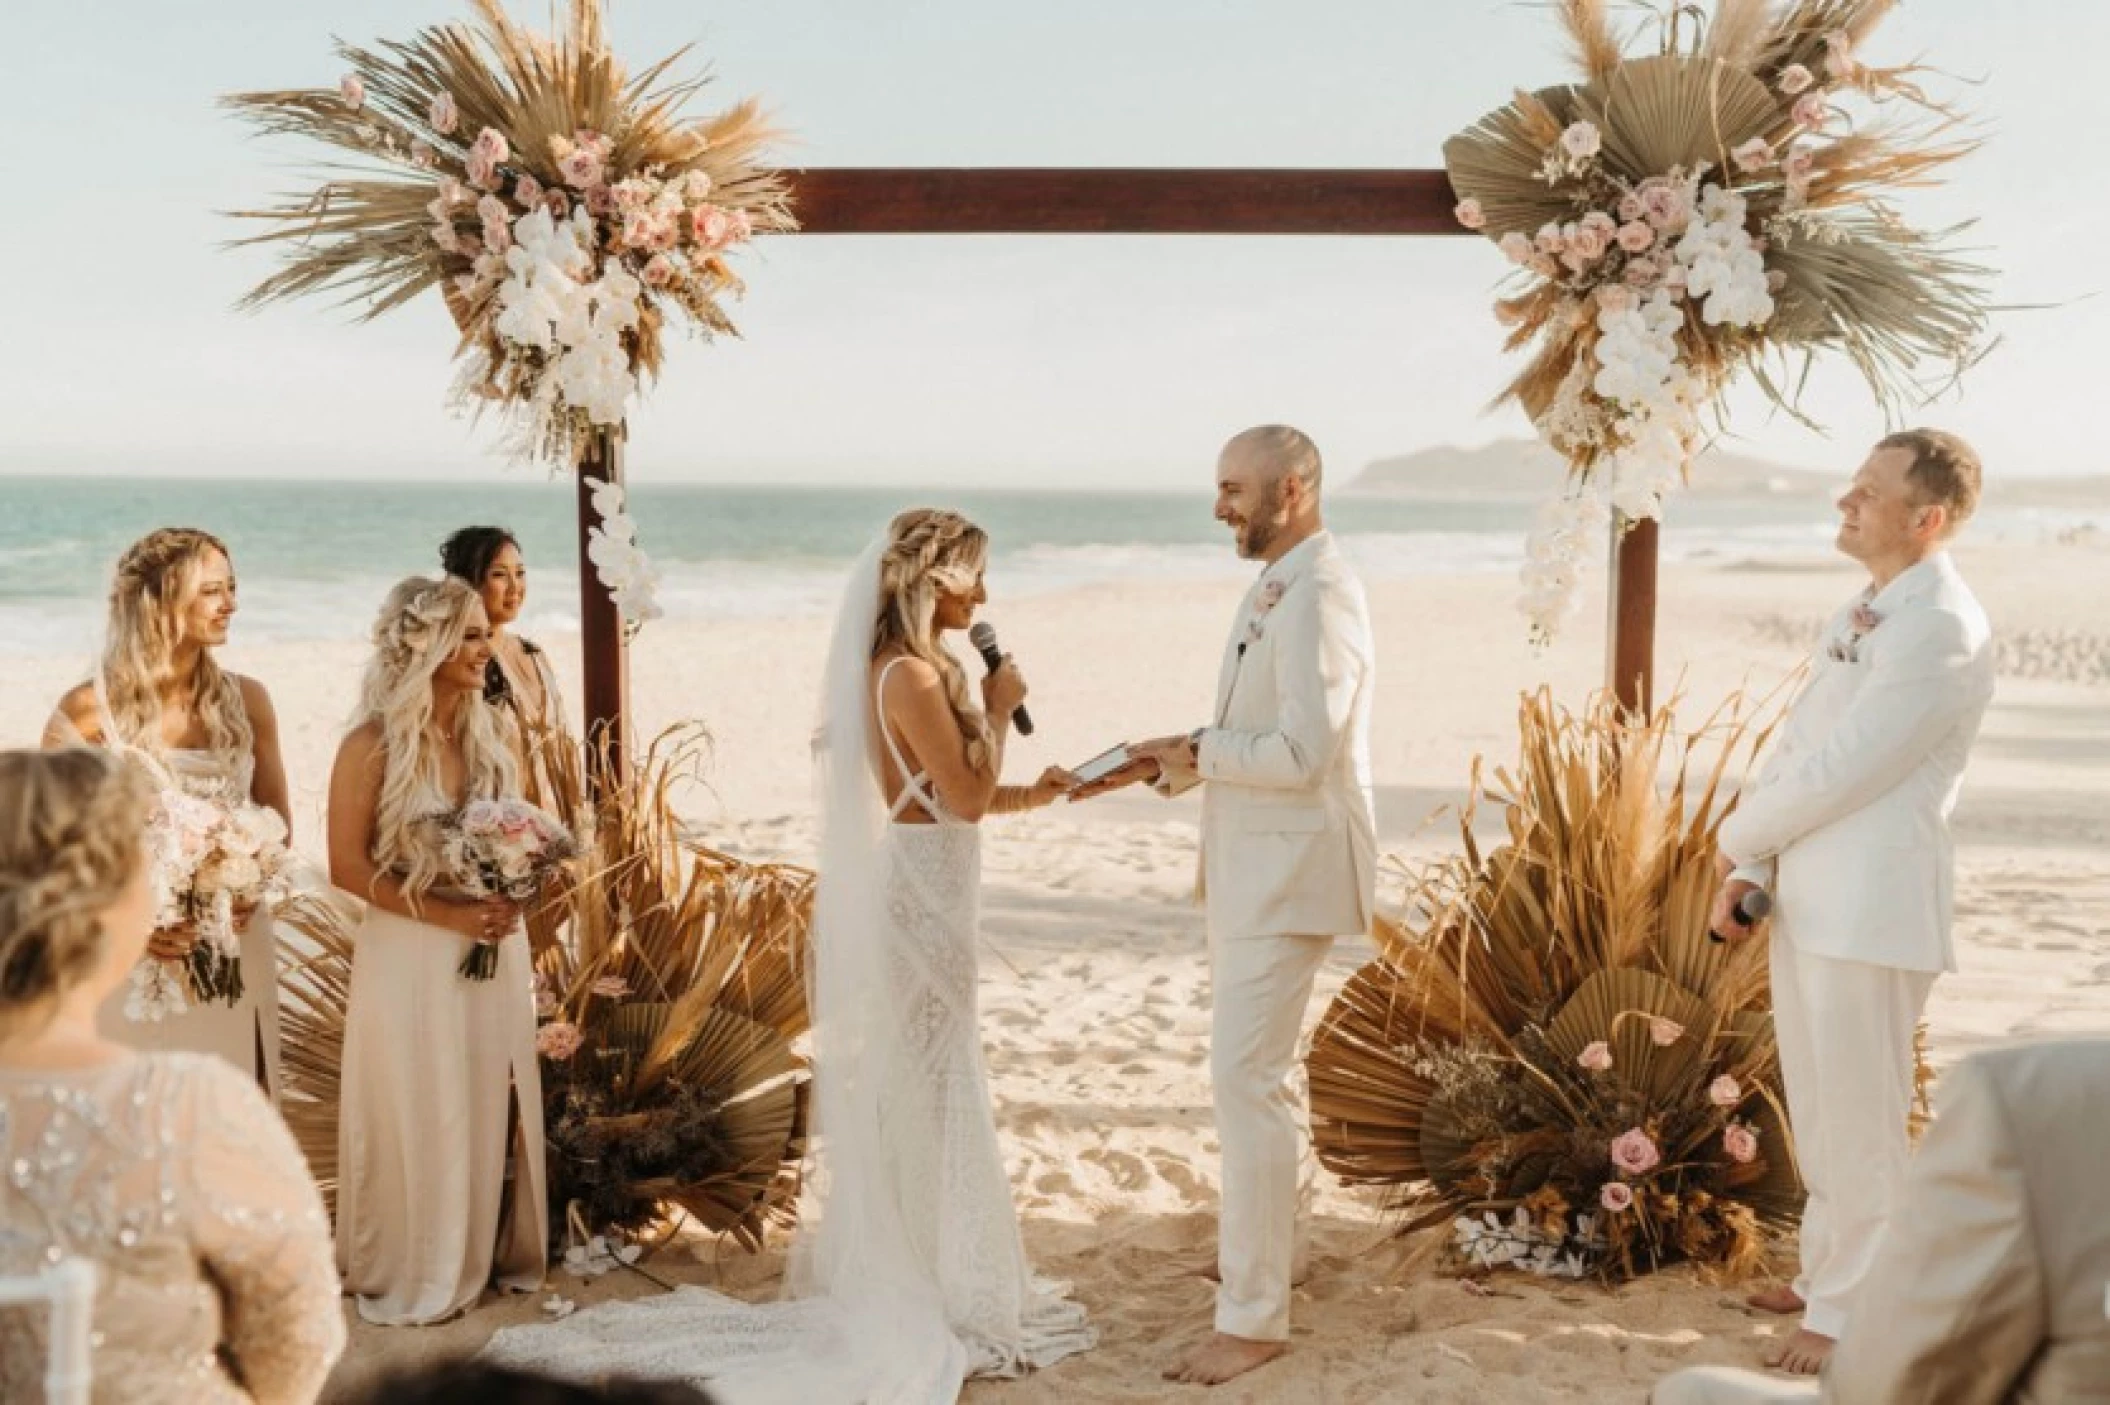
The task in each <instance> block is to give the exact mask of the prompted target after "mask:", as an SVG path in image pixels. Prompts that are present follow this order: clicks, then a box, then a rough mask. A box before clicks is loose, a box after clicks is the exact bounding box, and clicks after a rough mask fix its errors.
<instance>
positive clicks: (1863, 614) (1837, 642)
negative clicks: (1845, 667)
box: [1831, 600, 1883, 663]
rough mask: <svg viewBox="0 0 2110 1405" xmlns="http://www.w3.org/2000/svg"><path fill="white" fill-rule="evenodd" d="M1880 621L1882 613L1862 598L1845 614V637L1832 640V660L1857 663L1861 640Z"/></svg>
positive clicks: (1859, 659)
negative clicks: (1852, 609)
mask: <svg viewBox="0 0 2110 1405" xmlns="http://www.w3.org/2000/svg"><path fill="white" fill-rule="evenodd" d="M1882 622H1883V617H1882V615H1880V614H1878V613H1877V612H1876V611H1875V610H1874V609H1873V608H1872V607H1871V606H1870V605H1869V604H1868V602H1867V601H1865V600H1864V601H1862V602H1861V603H1860V604H1858V605H1856V606H1854V612H1853V613H1852V614H1851V615H1849V616H1847V633H1846V637H1845V638H1844V639H1834V640H1833V641H1832V647H1831V655H1832V659H1833V661H1834V662H1836V663H1859V662H1860V661H1861V641H1862V640H1863V639H1866V638H1867V637H1868V636H1869V635H1870V634H1872V633H1874V632H1875V627H1876V626H1877V625H1879V624H1881V623H1882Z"/></svg>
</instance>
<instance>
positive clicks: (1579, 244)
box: [1561, 225, 1612, 273]
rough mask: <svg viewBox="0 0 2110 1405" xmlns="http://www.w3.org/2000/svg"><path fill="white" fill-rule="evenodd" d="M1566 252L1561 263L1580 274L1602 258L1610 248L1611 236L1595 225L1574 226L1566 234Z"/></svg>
mask: <svg viewBox="0 0 2110 1405" xmlns="http://www.w3.org/2000/svg"><path fill="white" fill-rule="evenodd" d="M1567 240H1568V252H1567V253H1566V254H1565V255H1563V256H1562V259H1561V262H1563V263H1565V264H1567V265H1568V267H1570V268H1572V269H1574V270H1575V271H1576V272H1578V273H1580V272H1582V270H1583V269H1584V268H1586V267H1588V266H1589V265H1591V264H1593V263H1596V262H1597V261H1598V260H1599V259H1601V258H1603V257H1604V256H1605V254H1606V253H1607V252H1608V251H1609V250H1610V249H1611V247H1612V239H1611V236H1610V235H1608V234H1606V233H1605V232H1604V231H1603V230H1601V229H1599V228H1597V227H1596V226H1595V225H1576V226H1575V227H1574V229H1573V230H1572V231H1570V232H1568V235H1567Z"/></svg>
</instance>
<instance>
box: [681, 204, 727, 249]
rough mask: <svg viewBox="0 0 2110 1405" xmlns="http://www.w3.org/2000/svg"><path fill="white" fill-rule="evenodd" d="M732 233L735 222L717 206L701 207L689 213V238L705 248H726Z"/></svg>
mask: <svg viewBox="0 0 2110 1405" xmlns="http://www.w3.org/2000/svg"><path fill="white" fill-rule="evenodd" d="M732 233H733V222H732V221H731V220H729V219H727V218H726V216H725V211H723V210H721V209H719V208H718V207H717V206H716V205H699V206H698V207H697V208H695V209H693V210H691V211H689V237H690V238H691V239H694V240H695V241H696V242H697V243H698V244H701V245H703V247H704V248H706V249H722V248H724V247H725V245H726V241H727V240H729V239H731V238H732Z"/></svg>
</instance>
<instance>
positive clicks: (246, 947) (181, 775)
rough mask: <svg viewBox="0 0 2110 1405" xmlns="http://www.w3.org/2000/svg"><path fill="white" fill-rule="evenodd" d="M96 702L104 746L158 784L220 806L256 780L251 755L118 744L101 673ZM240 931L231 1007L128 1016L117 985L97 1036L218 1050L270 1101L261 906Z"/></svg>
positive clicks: (271, 1017) (274, 1041)
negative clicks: (139, 764)
mask: <svg viewBox="0 0 2110 1405" xmlns="http://www.w3.org/2000/svg"><path fill="white" fill-rule="evenodd" d="M95 707H96V716H97V719H98V722H99V724H100V726H101V728H102V734H103V737H104V738H105V740H106V743H107V744H108V745H110V746H112V747H113V748H115V749H118V750H122V751H125V752H127V753H129V754H131V755H134V756H138V757H139V758H141V759H142V760H143V761H144V762H145V763H146V765H147V766H148V767H149V769H151V770H152V771H153V772H154V773H155V776H156V779H157V781H158V782H159V783H160V784H162V785H165V786H171V787H173V788H175V789H178V790H181V791H183V792H184V793H185V794H187V795H193V796H196V797H198V798H199V799H201V800H211V801H215V802H218V803H220V804H238V803H242V802H245V801H248V800H249V798H250V793H251V786H252V785H253V783H254V781H255V778H256V755H255V753H254V752H248V751H245V752H241V753H239V754H232V753H227V752H216V751H200V750H182V749H178V750H166V751H158V752H150V751H147V750H146V749H144V748H142V747H136V746H132V745H130V744H128V743H123V742H119V741H118V740H117V736H118V732H117V724H116V722H115V721H114V720H113V719H112V717H111V715H110V707H109V702H108V700H107V698H106V696H105V695H104V692H103V685H102V680H101V679H100V678H97V679H96V681H95ZM75 735H76V736H78V735H79V734H78V733H75ZM82 740H83V741H85V740H86V739H85V738H82ZM239 936H240V940H241V949H242V987H243V989H242V998H241V999H240V1000H237V1001H236V1002H235V1003H234V1004H232V1005H229V1004H225V1003H222V1002H220V1001H213V1002H211V1003H209V1004H207V1003H200V1002H198V1001H192V1002H191V1003H190V1007H189V1008H188V1009H187V1010H185V1011H184V1012H183V1013H182V1014H180V1015H171V1016H169V1017H167V1018H166V1019H161V1020H134V1019H131V1018H129V1017H127V1016H126V1014H125V998H126V997H127V996H128V995H129V994H130V993H131V985H130V983H129V982H128V983H126V984H124V985H120V986H119V987H118V988H117V989H116V990H115V991H114V992H113V993H112V994H111V995H110V998H109V999H107V1000H105V1001H104V1002H103V1004H102V1008H101V1009H99V1010H97V1011H96V1015H95V1025H96V1029H97V1030H98V1032H100V1033H101V1034H102V1036H103V1038H105V1039H108V1040H111V1041H112V1042H114V1043H118V1044H123V1045H125V1046H126V1047H128V1048H132V1049H137V1050H139V1051H141V1052H142V1053H166V1052H170V1051H174V1050H185V1049H187V1050H191V1051H193V1052H195V1053H200V1054H216V1055H218V1056H219V1057H221V1058H223V1059H225V1060H227V1061H228V1062H229V1063H231V1064H233V1065H234V1066H235V1067H236V1068H239V1069H241V1070H243V1071H244V1072H246V1073H247V1074H248V1075H249V1076H250V1077H251V1078H253V1079H255V1080H256V1081H257V1083H258V1084H259V1085H261V1086H262V1087H263V1089H264V1091H265V1092H266V1093H268V1094H269V1095H270V1097H271V1101H272V1102H273V1103H274V1104H275V1103H276V1102H277V1101H278V1094H279V1082H278V1067H279V1045H278V941H277V938H276V935H275V934H274V932H273V929H272V923H271V913H270V911H269V910H268V909H266V910H263V911H259V912H258V913H256V915H255V916H253V917H251V918H250V919H249V925H248V926H246V927H244V928H243V929H242V930H241V932H240V933H239Z"/></svg>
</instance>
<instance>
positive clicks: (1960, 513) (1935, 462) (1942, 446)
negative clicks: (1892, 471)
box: [1876, 429, 1985, 532]
mask: <svg viewBox="0 0 2110 1405" xmlns="http://www.w3.org/2000/svg"><path fill="white" fill-rule="evenodd" d="M1876 447H1877V448H1878V449H1903V450H1905V451H1906V452H1907V453H1909V454H1911V455H1912V463H1911V466H1910V467H1908V468H1907V469H1906V470H1905V482H1906V483H1907V484H1908V485H1909V486H1910V487H1911V489H1912V496H1913V498H1914V500H1915V501H1917V502H1918V503H1919V504H1920V505H1921V506H1922V507H1933V506H1936V505H1939V506H1941V507H1942V508H1943V509H1945V510H1946V511H1947V512H1948V514H1949V530H1950V531H1952V532H1953V531H1955V530H1956V529H1957V528H1958V527H1961V526H1962V525H1963V524H1964V523H1965V522H1966V521H1968V520H1969V519H1970V516H1971V514H1972V513H1974V512H1976V511H1977V510H1978V495H1979V493H1980V491H1981V490H1982V489H1983V487H1984V476H1985V475H1984V470H1983V468H1981V466H1980V465H1979V462H1978V451H1977V450H1975V449H1973V448H1972V447H1971V446H1970V445H1969V444H1966V443H1964V441H1963V440H1962V439H1961V438H1959V437H1958V436H1956V435H1954V434H1951V433H1949V432H1948V431H1947V430H1945V429H1901V430H1899V431H1898V432H1897V433H1895V434H1886V435H1884V436H1883V438H1882V439H1881V441H1879V442H1878V443H1877V444H1876Z"/></svg>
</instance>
